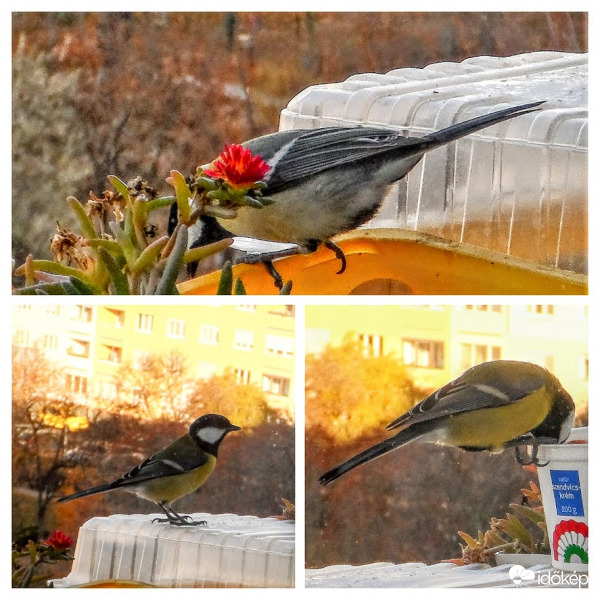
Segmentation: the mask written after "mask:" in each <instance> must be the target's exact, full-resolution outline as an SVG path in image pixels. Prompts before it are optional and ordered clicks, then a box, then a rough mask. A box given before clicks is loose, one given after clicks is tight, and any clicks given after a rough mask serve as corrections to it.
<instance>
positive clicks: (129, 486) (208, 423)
mask: <svg viewBox="0 0 600 600" xmlns="http://www.w3.org/2000/svg"><path fill="white" fill-rule="evenodd" d="M239 429H241V428H240V427H238V426H237V425H232V424H231V423H230V422H229V420H228V419H226V418H225V417H223V416H221V415H204V416H203V417H200V418H199V419H196V420H195V421H194V422H193V423H192V424H191V425H190V429H189V431H188V433H186V434H184V435H182V436H181V437H180V438H178V439H176V440H175V441H174V442H173V443H172V444H171V445H170V446H167V447H166V448H163V449H162V450H160V451H159V452H157V453H156V454H153V455H152V456H150V457H149V458H147V459H146V460H144V461H142V462H141V463H140V464H139V465H137V466H136V467H133V469H131V471H129V472H127V473H125V475H123V476H121V477H119V478H118V479H116V480H115V481H113V482H112V483H106V484H104V485H98V486H96V487H93V488H89V489H87V490H83V491H81V492H76V493H75V494H71V495H69V496H64V497H63V498H60V499H59V500H58V502H68V501H69V500H75V499H76V498H83V497H84V496H91V495H92V494H100V493H102V492H109V491H111V490H124V491H126V492H131V493H133V494H136V495H137V496H140V497H141V498H145V499H146V500H151V501H152V502H155V503H156V504H158V506H160V508H161V510H162V511H163V512H164V513H165V515H166V517H167V518H166V519H154V521H157V522H159V523H170V524H171V525H206V521H193V520H192V518H191V517H190V516H189V515H180V514H178V513H176V512H175V510H174V509H173V508H172V507H171V503H172V502H175V500H178V499H179V498H181V497H183V496H185V495H187V494H189V493H191V492H193V491H194V490H196V489H197V488H199V487H200V486H201V485H203V484H204V482H205V481H206V480H207V479H208V478H209V476H210V474H211V473H212V471H213V469H214V468H215V465H216V462H217V452H218V450H219V444H220V443H221V442H222V441H223V439H224V438H225V436H226V435H227V434H228V433H230V432H231V431H238V430H239Z"/></svg>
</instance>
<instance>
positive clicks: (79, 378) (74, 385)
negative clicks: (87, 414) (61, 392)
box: [66, 373, 88, 394]
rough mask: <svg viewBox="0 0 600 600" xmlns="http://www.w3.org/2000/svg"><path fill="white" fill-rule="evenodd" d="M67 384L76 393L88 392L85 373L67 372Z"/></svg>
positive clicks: (70, 390)
mask: <svg viewBox="0 0 600 600" xmlns="http://www.w3.org/2000/svg"><path fill="white" fill-rule="evenodd" d="M66 386H67V390H68V391H69V392H72V393H74V394H87V390H88V380H87V377H84V376H83V375H73V374H72V373H67V376H66Z"/></svg>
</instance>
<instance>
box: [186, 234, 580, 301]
mask: <svg viewBox="0 0 600 600" xmlns="http://www.w3.org/2000/svg"><path fill="white" fill-rule="evenodd" d="M335 242H336V244H338V245H339V246H340V247H341V248H342V249H343V251H344V253H345V254H346V259H347V261H348V265H347V267H346V271H345V272H344V273H343V274H341V275H337V273H336V272H337V271H338V270H339V268H340V261H339V260H338V259H336V258H335V255H334V254H333V252H331V251H330V250H328V249H326V248H320V249H319V250H318V251H317V252H315V253H313V254H309V255H301V256H300V255H299V256H291V257H289V258H284V259H280V260H278V261H276V263H275V266H276V268H277V270H278V271H279V273H280V274H281V276H282V277H283V280H284V282H286V281H289V280H291V281H292V282H293V288H292V294H339V295H347V294H425V295H431V294H435V295H437V294H527V295H529V294H553V295H554V294H556V295H562V294H577V295H581V294H587V291H588V288H587V277H586V276H585V275H579V274H577V273H572V272H570V271H564V270H561V269H555V268H551V267H546V266H542V265H538V264H537V263H535V262H532V261H528V260H523V259H519V258H515V257H511V256H507V255H505V254H502V253H500V252H495V251H491V250H486V249H483V248H478V247H475V246H469V245H467V244H462V243H459V242H453V241H449V240H446V239H443V238H438V237H434V236H431V235H427V234H423V233H418V232H413V231H402V230H397V229H370V230H356V231H353V232H350V233H348V234H345V235H343V236H339V237H338V238H336V240H335ZM233 272H234V278H240V279H241V280H242V282H243V283H244V286H245V288H246V292H247V293H248V294H259V295H262V294H276V293H277V288H276V287H275V286H274V284H273V279H272V277H271V276H270V275H269V274H268V273H267V271H266V269H265V268H264V266H263V265H260V264H257V265H244V264H240V265H236V266H235V267H234V268H233ZM220 275H221V274H220V272H215V273H209V274H208V275H204V276H202V277H198V278H196V279H192V280H189V281H185V282H182V283H180V284H179V285H178V288H179V292H180V293H181V294H197V295H211V294H215V293H216V290H217V287H218V284H219V278H220Z"/></svg>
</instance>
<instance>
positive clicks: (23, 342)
mask: <svg viewBox="0 0 600 600" xmlns="http://www.w3.org/2000/svg"><path fill="white" fill-rule="evenodd" d="M15 343H16V344H17V346H29V331H27V330H25V329H17V331H15Z"/></svg>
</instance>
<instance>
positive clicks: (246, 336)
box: [233, 329, 254, 351]
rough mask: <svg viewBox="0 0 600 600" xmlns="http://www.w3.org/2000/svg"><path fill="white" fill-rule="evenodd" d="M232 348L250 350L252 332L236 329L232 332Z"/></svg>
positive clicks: (252, 346) (251, 346) (252, 343)
mask: <svg viewBox="0 0 600 600" xmlns="http://www.w3.org/2000/svg"><path fill="white" fill-rule="evenodd" d="M233 347H234V348H235V349H236V350H245V351H250V350H252V349H253V348H254V331H248V330H246V329H236V330H235V331H234V332H233Z"/></svg>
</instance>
